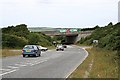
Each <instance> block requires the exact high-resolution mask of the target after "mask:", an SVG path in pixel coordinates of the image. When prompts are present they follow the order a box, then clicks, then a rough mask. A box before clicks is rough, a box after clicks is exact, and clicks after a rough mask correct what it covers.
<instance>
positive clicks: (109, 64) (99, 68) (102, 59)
mask: <svg viewBox="0 0 120 80" xmlns="http://www.w3.org/2000/svg"><path fill="white" fill-rule="evenodd" d="M86 50H87V51H88V53H89V56H88V57H87V58H86V60H85V61H84V62H83V63H82V64H81V65H80V66H79V67H78V68H77V69H76V70H75V71H74V72H73V73H72V74H71V75H70V76H69V77H68V78H70V80H71V79H72V78H73V79H74V78H118V59H117V57H116V56H117V55H116V52H113V51H108V50H104V49H100V48H91V49H86Z"/></svg>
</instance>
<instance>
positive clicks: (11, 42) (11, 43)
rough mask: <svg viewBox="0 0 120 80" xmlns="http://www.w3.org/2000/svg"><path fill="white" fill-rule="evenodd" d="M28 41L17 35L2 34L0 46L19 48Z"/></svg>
mask: <svg viewBox="0 0 120 80" xmlns="http://www.w3.org/2000/svg"><path fill="white" fill-rule="evenodd" d="M27 43H28V41H27V40H26V39H25V38H24V37H18V36H15V35H8V34H3V35H2V47H3V48H6V47H8V48H21V47H23V46H24V45H26V44H27Z"/></svg>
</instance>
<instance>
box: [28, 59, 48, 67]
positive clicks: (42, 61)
mask: <svg viewBox="0 0 120 80" xmlns="http://www.w3.org/2000/svg"><path fill="white" fill-rule="evenodd" d="M45 61H47V60H44V61H39V62H36V63H35V64H31V65H30V66H34V65H37V64H40V63H43V62H45Z"/></svg>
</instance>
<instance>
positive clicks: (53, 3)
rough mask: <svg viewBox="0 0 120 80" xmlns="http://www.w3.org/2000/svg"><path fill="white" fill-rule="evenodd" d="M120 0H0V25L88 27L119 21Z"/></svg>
mask: <svg viewBox="0 0 120 80" xmlns="http://www.w3.org/2000/svg"><path fill="white" fill-rule="evenodd" d="M118 1H119V0H0V27H7V26H11V25H14V26H15V25H19V24H26V25H28V27H53V28H87V27H95V26H96V25H99V26H104V25H107V24H108V23H110V22H113V23H114V24H115V23H117V22H118Z"/></svg>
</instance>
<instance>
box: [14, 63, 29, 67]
mask: <svg viewBox="0 0 120 80" xmlns="http://www.w3.org/2000/svg"><path fill="white" fill-rule="evenodd" d="M15 65H16V66H20V67H24V66H27V65H23V64H15Z"/></svg>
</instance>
